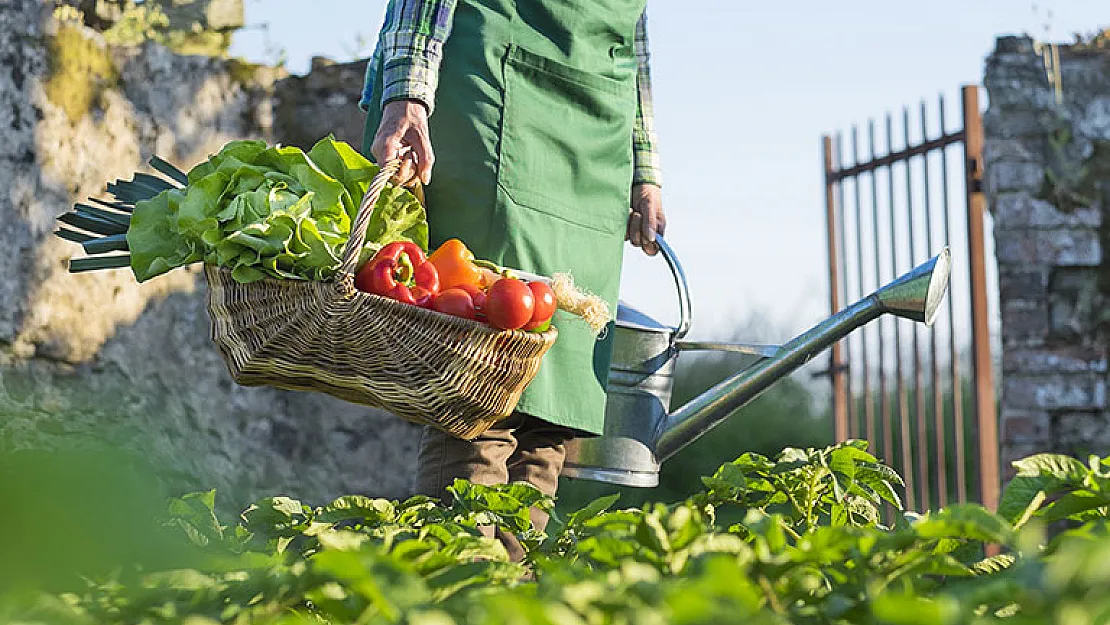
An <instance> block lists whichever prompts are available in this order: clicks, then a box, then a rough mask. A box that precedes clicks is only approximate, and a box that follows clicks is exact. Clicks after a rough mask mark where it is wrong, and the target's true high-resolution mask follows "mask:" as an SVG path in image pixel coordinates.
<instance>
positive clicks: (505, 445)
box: [417, 413, 574, 562]
mask: <svg viewBox="0 0 1110 625" xmlns="http://www.w3.org/2000/svg"><path fill="white" fill-rule="evenodd" d="M573 437H574V430H571V429H569V428H565V427H562V426H559V425H554V424H552V423H548V422H546V421H543V420H542V419H537V418H536V417H532V416H529V415H525V414H521V413H513V414H512V415H511V416H510V417H509V418H508V419H506V420H504V421H502V422H500V423H498V424H497V425H496V426H494V427H493V428H491V429H489V430H487V431H486V432H485V433H484V434H482V435H480V436H478V437H477V438H475V439H473V440H470V441H465V440H461V439H458V438H454V437H452V436H450V435H448V434H445V433H443V432H441V431H439V430H437V429H435V428H433V427H430V426H425V427H424V432H423V435H422V436H421V438H420V455H419V465H420V468H419V475H418V483H417V490H418V492H419V493H420V494H422V495H427V496H429V497H437V498H439V499H441V500H443V501H444V502H450V501H451V495H450V494H449V493H448V492H447V487H448V486H450V485H451V484H452V483H454V481H455V479H456V478H462V479H466V480H469V481H471V482H473V483H475V484H482V485H485V486H493V485H495V484H507V483H509V482H528V483H529V484H531V485H533V486H535V487H536V488H538V489H539V490H540V491H541V492H543V493H544V494H547V495H551V496H554V495H555V491H556V490H557V489H558V486H559V473H560V472H561V471H562V470H563V460H564V458H565V456H566V448H565V446H564V445H565V443H566V441H567V440H569V439H571V438H573ZM531 517H532V524H533V525H535V526H536V527H537V528H538V529H541V530H542V529H544V528H545V527H547V521H548V515H547V513H545V512H543V511H541V510H539V509H537V508H532V510H531ZM481 530H482V532H483V533H484V534H486V535H487V536H489V537H491V538H492V537H494V536H496V537H497V538H498V539H499V540H501V542H502V543H503V544H504V545H505V549H506V550H507V551H508V552H509V556H510V557H511V558H512V559H513V561H517V562H519V561H520V560H522V559H523V558H524V549H523V548H522V547H521V545H520V541H518V540H517V538H516V536H513V535H512V534H509V533H507V532H502V531H500V530H496V531H495V530H494V528H493V527H482V528H481Z"/></svg>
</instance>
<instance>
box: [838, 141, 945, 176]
mask: <svg viewBox="0 0 1110 625" xmlns="http://www.w3.org/2000/svg"><path fill="white" fill-rule="evenodd" d="M963 140H964V131H963V130H960V131H957V132H953V133H949V134H946V135H944V136H942V137H938V138H936V139H933V140H932V141H926V142H924V143H922V144H920V145H914V146H910V147H908V148H903V149H901V150H899V151H897V152H891V153H889V154H887V155H886V156H881V157H879V158H876V159H873V160H870V161H868V162H866V163H860V164H858V165H855V166H853V167H849V168H847V169H841V170H837V171H833V172H832V173H831V178H832V182H840V181H841V180H843V179H845V178H851V177H852V176H858V175H860V174H862V173H864V172H867V171H875V170H878V169H882V168H883V167H889V166H891V165H893V164H895V163H898V162H902V161H905V160H907V159H909V158H910V157H911V156H920V155H922V154H925V153H927V152H931V151H933V150H937V149H940V148H943V147H947V146H949V145H952V144H953V143H960V142H961V141H963ZM888 149H893V148H888Z"/></svg>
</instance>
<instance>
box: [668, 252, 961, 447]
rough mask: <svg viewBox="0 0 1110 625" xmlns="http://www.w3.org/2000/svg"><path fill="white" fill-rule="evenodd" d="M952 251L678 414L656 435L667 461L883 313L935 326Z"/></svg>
mask: <svg viewBox="0 0 1110 625" xmlns="http://www.w3.org/2000/svg"><path fill="white" fill-rule="evenodd" d="M949 262H950V253H949V251H948V250H947V249H945V250H944V251H942V252H941V253H940V254H938V255H937V256H934V257H933V258H931V259H930V260H929V261H928V262H925V263H923V264H921V265H919V266H918V267H915V268H914V269H913V270H912V271H910V272H908V273H906V274H905V275H903V276H901V277H900V278H898V279H897V280H895V281H893V282H891V283H889V284H887V285H886V286H883V287H882V288H880V289H879V290H877V291H875V292H874V293H872V294H871V295H868V296H867V297H865V298H863V299H861V300H860V301H858V302H856V303H855V304H852V305H851V306H849V307H847V308H845V309H844V310H842V311H840V312H839V313H837V314H835V315H833V316H832V317H829V318H828V319H826V320H825V321H822V322H821V323H819V324H817V325H816V326H814V327H813V328H811V329H810V330H809V331H808V332H806V333H805V334H802V335H801V336H798V337H796V338H794V339H792V340H791V341H790V342H789V343H787V344H785V345H783V346H782V347H781V348H780V349H779V350H778V351H777V353H775V355H774V356H772V357H770V358H767V359H765V360H763V361H762V362H760V363H758V364H756V365H755V366H753V367H751V368H749V369H745V370H744V371H741V372H739V373H736V374H734V375H733V376H731V377H729V378H728V379H726V380H724V381H723V382H721V383H720V384H718V385H717V386H715V387H713V388H711V389H709V390H708V391H706V392H705V393H702V394H701V395H700V396H698V397H695V398H694V399H692V400H690V401H689V402H688V403H687V404H686V405H684V406H682V407H681V408H679V409H678V410H675V411H674V412H673V413H672V414H671V415H670V416H669V417H668V418H667V419H666V420H665V421H664V422H663V427H662V429H661V431H660V432H659V433H658V434H657V440H658V442H657V444H656V447H655V455H656V457H657V458H658V459H659V461H660V462H663V461H665V460H667V459H668V458H670V457H671V456H673V455H674V454H675V453H677V452H678V451H679V450H680V449H682V448H683V447H685V446H686V445H689V444H690V443H692V442H694V441H695V440H696V439H697V438H698V437H700V436H701V435H702V434H705V433H706V432H708V431H709V430H710V429H712V428H713V427H714V426H715V425H717V424H718V423H720V422H721V421H723V420H724V419H725V418H727V417H728V416H729V415H730V414H732V412H733V411H735V410H736V409H737V408H740V407H741V406H743V405H745V404H747V403H748V402H750V401H752V400H753V399H755V398H756V397H757V396H758V395H759V394H760V393H762V392H763V391H764V390H766V389H767V388H768V387H769V386H771V385H772V384H774V383H775V382H777V381H778V380H780V379H782V378H784V377H786V376H788V375H790V374H791V373H793V372H794V371H795V370H797V369H798V368H799V367H801V366H802V365H804V364H806V363H807V362H809V361H810V359H812V358H813V357H814V356H816V355H817V354H819V353H820V352H822V351H824V350H825V349H826V348H828V347H829V346H831V345H832V344H833V343H836V342H837V341H839V340H840V339H842V338H844V337H845V336H847V335H848V334H849V333H851V332H852V331H853V330H855V329H856V328H859V327H860V326H863V325H865V324H867V323H869V322H870V321H872V320H874V319H876V318H877V317H879V316H880V315H882V314H884V313H891V314H894V315H897V316H899V317H903V318H906V319H912V320H914V321H919V322H922V323H925V324H926V325H932V323H933V321H934V320H935V318H936V314H937V310H938V309H939V307H940V302H941V300H942V299H943V298H944V293H945V291H946V290H947V287H948V274H949Z"/></svg>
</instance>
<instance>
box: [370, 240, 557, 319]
mask: <svg viewBox="0 0 1110 625" xmlns="http://www.w3.org/2000/svg"><path fill="white" fill-rule="evenodd" d="M476 262H477V261H475V260H474V257H473V255H471V254H470V253H469V251H468V250H466V248H465V246H462V244H461V242H459V241H458V240H457V239H452V240H451V241H448V242H447V243H445V244H444V245H443V246H442V247H440V249H439V250H437V251H436V252H435V253H433V254H432V255H430V256H427V257H425V255H424V251H423V250H421V249H420V247H419V246H417V245H415V244H412V243H404V242H395V243H390V244H389V245H386V246H385V247H383V248H382V249H381V250H380V251H379V252H378V253H377V254H375V255H374V257H373V258H372V259H371V260H370V262H368V263H366V264H365V265H364V266H363V267H362V269H360V270H359V272H358V274H357V275H356V276H355V287H356V288H358V289H359V290H362V291H366V292H369V293H375V294H377V295H381V296H384V297H389V298H391V299H394V300H397V301H400V302H404V303H406V304H412V305H414V306H420V307H421V308H428V309H430V310H435V311H437V312H440V313H443V314H446V315H451V316H454V317H461V318H463V319H473V320H477V321H483V322H485V323H488V324H489V325H491V326H493V327H494V328H497V329H499V330H525V331H528V332H543V331H545V330H547V329H548V328H549V327H551V318H552V316H554V314H555V309H556V308H557V302H556V300H555V292H554V291H552V289H551V287H550V286H549V285H548V284H547V283H546V282H542V281H538V280H535V281H524V280H521V279H519V278H515V277H511V276H507V275H501V274H499V273H497V272H494V271H492V270H490V269H489V268H488V267H484V266H479V265H478V264H475V263H476Z"/></svg>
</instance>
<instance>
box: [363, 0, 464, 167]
mask: <svg viewBox="0 0 1110 625" xmlns="http://www.w3.org/2000/svg"><path fill="white" fill-rule="evenodd" d="M455 3H456V0H394V1H393V2H391V3H390V5H389V10H388V12H387V15H386V25H385V27H384V28H383V29H382V33H381V41H380V42H379V44H378V45H379V49H380V53H381V72H382V120H381V123H380V124H379V125H378V132H377V134H376V135H375V136H374V141H373V143H372V144H371V146H370V153H371V154H372V155H373V156H374V158H375V160H377V162H379V163H385V162H387V161H389V160H391V159H394V158H397V156H398V155H399V154H400V152H401V150H403V149H405V148H410V149H411V150H412V152H413V154H414V155H415V156H416V163H417V172H416V173H417V174H419V176H420V179H421V181H423V182H424V184H428V183H429V182H431V179H432V165H433V164H434V163H435V154H434V153H433V151H432V144H431V141H430V139H429V136H428V116H429V115H431V114H432V111H434V110H435V92H436V84H437V82H438V79H439V64H440V61H441V59H442V58H443V44H444V43H445V42H446V41H447V36H448V35H450V33H451V20H452V17H453V16H454V13H455Z"/></svg>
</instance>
